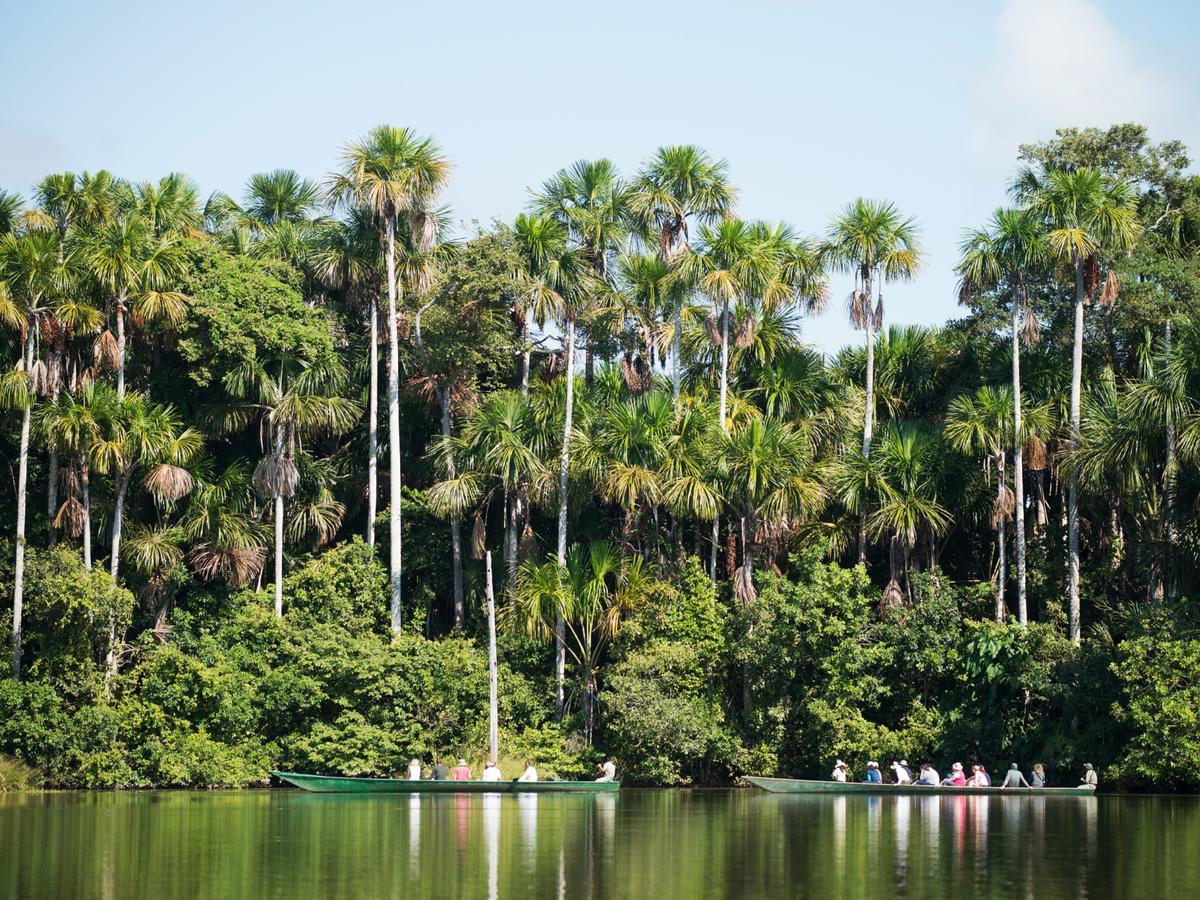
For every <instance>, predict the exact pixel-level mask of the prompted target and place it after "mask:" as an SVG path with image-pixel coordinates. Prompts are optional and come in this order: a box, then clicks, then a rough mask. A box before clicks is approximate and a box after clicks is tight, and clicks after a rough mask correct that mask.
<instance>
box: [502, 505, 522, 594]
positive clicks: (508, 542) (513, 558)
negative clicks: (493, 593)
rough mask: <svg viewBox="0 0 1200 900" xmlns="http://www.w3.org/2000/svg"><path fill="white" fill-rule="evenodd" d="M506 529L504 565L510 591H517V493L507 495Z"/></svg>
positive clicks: (505, 507)
mask: <svg viewBox="0 0 1200 900" xmlns="http://www.w3.org/2000/svg"><path fill="white" fill-rule="evenodd" d="M504 509H505V527H504V565H505V568H506V569H507V570H508V589H509V590H510V591H512V590H515V589H516V584H517V537H518V534H519V527H520V526H519V525H518V516H517V496H516V494H515V493H512V494H509V493H507V492H506V493H505V497H504Z"/></svg>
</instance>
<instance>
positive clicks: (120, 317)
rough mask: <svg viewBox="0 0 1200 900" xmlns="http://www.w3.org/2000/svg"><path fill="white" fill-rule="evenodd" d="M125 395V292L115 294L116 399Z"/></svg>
mask: <svg viewBox="0 0 1200 900" xmlns="http://www.w3.org/2000/svg"><path fill="white" fill-rule="evenodd" d="M124 397H125V292H124V291H122V292H121V293H120V294H119V295H117V399H118V400H121V399H123V398H124Z"/></svg>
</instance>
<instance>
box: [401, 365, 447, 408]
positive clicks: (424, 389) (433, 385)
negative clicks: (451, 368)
mask: <svg viewBox="0 0 1200 900" xmlns="http://www.w3.org/2000/svg"><path fill="white" fill-rule="evenodd" d="M404 386H405V387H406V388H408V389H409V391H411V392H412V393H414V394H416V395H417V396H418V397H420V398H421V399H422V400H424V401H425V402H426V403H428V404H429V405H430V406H433V405H434V404H436V403H438V402H439V401H440V400H441V390H440V388H439V385H438V380H437V378H436V377H434V376H433V375H430V374H428V373H427V372H418V373H417V374H416V375H413V376H411V377H410V378H408V379H407V380H406V381H405V382H404Z"/></svg>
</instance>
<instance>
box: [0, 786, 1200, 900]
mask: <svg viewBox="0 0 1200 900" xmlns="http://www.w3.org/2000/svg"><path fill="white" fill-rule="evenodd" d="M1197 896H1200V799H1198V798H1193V797H1105V796H1100V797H1088V798H1079V799H1076V798H1059V797H1024V798H1018V797H965V796H946V797H885V798H880V797H865V796H854V797H820V796H814V797H804V796H782V795H771V794H765V793H761V792H757V791H749V790H746V791H631V790H623V791H622V792H621V793H620V794H619V795H616V796H614V795H596V796H571V795H542V796H538V795H520V796H503V797H502V796H491V795H472V796H445V795H441V796H439V795H427V796H418V795H376V796H359V795H333V794H326V795H318V794H305V793H302V792H299V791H290V790H272V791H241V792H230V793H199V792H196V793H188V792H172V793H166V792H164V793H124V794H89V793H47V794H23V795H8V796H0V898H34V897H55V898H59V897H62V898H90V897H98V898H138V897H153V898H168V897H195V898H209V897H212V898H225V897H238V898H241V897H247V898H251V897H252V898H263V897H288V898H291V897H339V898H359V897H396V898H406V900H407V898H425V897H429V898H458V897H463V898H488V897H511V898H525V897H552V898H553V897H567V898H575V897H580V898H615V897H654V898H658V897H662V898H669V900H684V898H692V897H813V898H832V897H880V898H891V897H921V898H925V897H931V898H932V897H947V898H977V897H997V898H1000V897H1003V898H1025V897H1037V898H1046V900H1057V898H1076V897H1123V898H1143V897H1144V898H1177V897H1197Z"/></svg>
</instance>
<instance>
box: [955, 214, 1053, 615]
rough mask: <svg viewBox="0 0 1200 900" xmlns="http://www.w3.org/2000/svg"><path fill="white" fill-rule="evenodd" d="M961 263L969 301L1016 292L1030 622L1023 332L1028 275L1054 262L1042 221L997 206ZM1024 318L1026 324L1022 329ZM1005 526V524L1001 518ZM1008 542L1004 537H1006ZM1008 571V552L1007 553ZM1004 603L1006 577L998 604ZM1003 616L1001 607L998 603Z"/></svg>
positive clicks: (1021, 538) (1016, 391)
mask: <svg viewBox="0 0 1200 900" xmlns="http://www.w3.org/2000/svg"><path fill="white" fill-rule="evenodd" d="M961 252H962V257H961V259H960V261H959V264H958V274H959V278H960V281H959V300H960V302H962V301H966V300H968V299H969V298H971V297H973V296H975V295H977V294H978V293H980V292H983V291H989V290H993V289H996V288H998V287H1001V286H1003V287H1006V288H1007V289H1008V291H1009V292H1010V293H1011V294H1012V299H1011V302H1010V305H1011V307H1012V328H1011V332H1010V337H1011V341H1012V415H1013V430H1012V433H1011V436H1012V439H1013V444H1012V452H1013V489H1014V495H1015V496H1014V504H1013V507H1014V510H1015V513H1016V534H1015V536H1014V549H1015V556H1016V563H1017V620H1018V621H1019V622H1020V623H1021V625H1025V624H1026V623H1027V622H1028V618H1029V613H1028V602H1027V599H1026V589H1025V576H1026V571H1025V464H1024V459H1023V453H1024V447H1023V438H1022V437H1021V435H1022V433H1023V426H1022V424H1021V334H1022V333H1024V334H1025V335H1026V339H1027V340H1032V339H1033V338H1034V337H1035V336H1036V334H1037V319H1036V318H1035V317H1034V315H1033V312H1032V310H1030V308H1029V284H1028V275H1029V273H1031V272H1038V271H1040V270H1041V269H1042V268H1043V267H1044V266H1045V264H1046V263H1047V262H1048V260H1049V253H1048V248H1047V247H1046V241H1045V235H1044V232H1043V230H1042V227H1041V223H1040V222H1038V221H1037V219H1036V218H1035V217H1034V216H1032V215H1030V214H1029V212H1028V211H1027V210H1021V209H997V210H996V211H995V212H994V213H993V214H992V219H991V221H990V222H989V223H988V224H987V225H985V226H984V227H983V228H981V229H978V230H975V231H971V232H968V234H967V235H966V237H965V238H964V240H963V242H962V245H961ZM1022 318H1023V319H1024V328H1022ZM1001 526H1003V522H1001ZM1001 542H1003V537H1001ZM1001 569H1002V570H1003V553H1001ZM1001 602H1003V579H1002V580H1001V593H1000V596H999V597H998V599H997V604H1000V603H1001ZM997 610H998V612H997V617H998V618H999V606H997Z"/></svg>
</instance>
